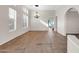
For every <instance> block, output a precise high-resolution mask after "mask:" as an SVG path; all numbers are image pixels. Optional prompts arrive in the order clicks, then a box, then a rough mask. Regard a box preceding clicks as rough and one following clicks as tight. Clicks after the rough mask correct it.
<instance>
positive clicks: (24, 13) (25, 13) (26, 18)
mask: <svg viewBox="0 0 79 59" xmlns="http://www.w3.org/2000/svg"><path fill="white" fill-rule="evenodd" d="M23 28H28V10H27V9H26V8H23Z"/></svg>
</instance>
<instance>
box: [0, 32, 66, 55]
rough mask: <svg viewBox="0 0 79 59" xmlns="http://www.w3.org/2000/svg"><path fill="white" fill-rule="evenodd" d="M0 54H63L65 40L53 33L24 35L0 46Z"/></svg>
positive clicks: (29, 33)
mask: <svg viewBox="0 0 79 59" xmlns="http://www.w3.org/2000/svg"><path fill="white" fill-rule="evenodd" d="M0 52H1V53H65V52H67V39H66V38H65V37H64V36H62V35H60V34H58V33H56V32H54V31H45V32H43V31H39V32H28V33H25V34H23V35H21V36H19V37H17V38H15V39H13V40H11V41H9V42H7V43H5V44H3V45H1V46H0Z"/></svg>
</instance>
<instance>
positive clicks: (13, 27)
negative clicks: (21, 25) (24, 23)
mask: <svg viewBox="0 0 79 59" xmlns="http://www.w3.org/2000/svg"><path fill="white" fill-rule="evenodd" d="M15 30H16V10H14V9H12V8H9V32H12V31H15Z"/></svg>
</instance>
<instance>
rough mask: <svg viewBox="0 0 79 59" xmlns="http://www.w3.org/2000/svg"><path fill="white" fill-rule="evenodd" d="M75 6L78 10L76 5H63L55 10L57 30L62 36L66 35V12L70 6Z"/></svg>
mask: <svg viewBox="0 0 79 59" xmlns="http://www.w3.org/2000/svg"><path fill="white" fill-rule="evenodd" d="M72 7H74V8H76V9H77V10H78V11H79V6H78V5H64V6H62V7H60V9H58V10H56V15H57V20H58V21H57V32H58V33H60V34H62V35H63V36H66V16H65V14H66V12H67V10H69V9H70V8H72Z"/></svg>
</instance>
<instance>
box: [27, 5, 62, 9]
mask: <svg viewBox="0 0 79 59" xmlns="http://www.w3.org/2000/svg"><path fill="white" fill-rule="evenodd" d="M62 6H63V5H39V7H34V5H27V7H28V8H29V9H31V10H57V9H59V8H60V7H62Z"/></svg>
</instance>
